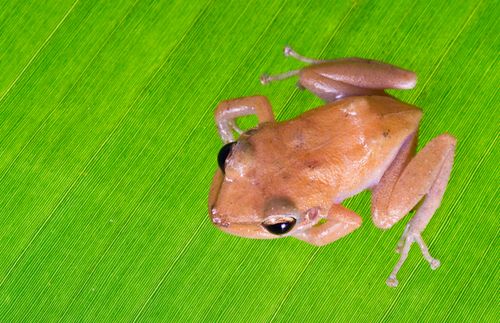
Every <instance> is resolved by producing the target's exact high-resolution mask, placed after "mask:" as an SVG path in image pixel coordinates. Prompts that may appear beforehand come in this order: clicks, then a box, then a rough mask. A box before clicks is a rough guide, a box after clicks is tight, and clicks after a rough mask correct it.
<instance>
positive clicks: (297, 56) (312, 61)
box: [283, 46, 325, 64]
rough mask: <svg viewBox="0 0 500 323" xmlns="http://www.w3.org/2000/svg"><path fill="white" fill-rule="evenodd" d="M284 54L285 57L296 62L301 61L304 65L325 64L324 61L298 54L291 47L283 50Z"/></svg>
mask: <svg viewBox="0 0 500 323" xmlns="http://www.w3.org/2000/svg"><path fill="white" fill-rule="evenodd" d="M283 54H284V55H285V56H290V57H293V58H295V59H296V60H298V61H301V62H303V63H307V64H319V63H323V62H325V60H322V59H315V58H310V57H305V56H302V55H300V54H299V53H297V52H296V51H294V50H293V49H292V47H290V46H285V48H284V49H283Z"/></svg>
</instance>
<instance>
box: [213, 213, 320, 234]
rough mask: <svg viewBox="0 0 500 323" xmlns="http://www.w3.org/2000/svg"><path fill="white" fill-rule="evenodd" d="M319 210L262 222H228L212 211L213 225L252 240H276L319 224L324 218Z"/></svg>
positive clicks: (277, 217) (276, 217) (267, 219)
mask: <svg viewBox="0 0 500 323" xmlns="http://www.w3.org/2000/svg"><path fill="white" fill-rule="evenodd" d="M317 213H318V211H317V209H316V208H315V209H310V210H308V211H307V212H305V213H304V214H302V215H300V216H299V217H298V218H295V217H291V216H282V217H279V216H275V217H272V218H266V219H265V220H264V221H262V222H259V221H257V222H228V221H225V220H223V219H224V217H222V216H220V217H219V214H217V212H216V210H215V209H213V210H212V223H213V224H214V225H216V226H217V227H218V228H219V229H220V230H222V231H224V232H226V233H229V234H231V235H235V236H239V237H243V238H251V239H276V238H281V237H287V236H294V235H296V234H299V233H301V232H303V231H307V230H309V229H310V228H312V227H313V226H315V225H317V224H319V223H320V222H321V221H322V218H321V217H320V216H319V215H317Z"/></svg>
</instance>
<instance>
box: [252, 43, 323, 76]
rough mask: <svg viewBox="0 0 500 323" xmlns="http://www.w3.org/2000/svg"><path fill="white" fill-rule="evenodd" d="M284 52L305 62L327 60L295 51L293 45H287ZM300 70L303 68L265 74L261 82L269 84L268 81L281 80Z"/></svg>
mask: <svg viewBox="0 0 500 323" xmlns="http://www.w3.org/2000/svg"><path fill="white" fill-rule="evenodd" d="M283 54H284V55H285V56H289V57H293V58H295V59H296V60H298V61H301V62H303V63H307V64H312V65H314V64H319V63H323V62H326V61H325V60H321V59H315V58H310V57H305V56H302V55H300V54H299V53H297V52H296V51H294V50H293V49H292V47H290V46H285V48H284V49H283ZM300 71H301V70H293V71H289V72H286V73H281V74H275V75H268V74H264V75H262V76H261V77H260V83H262V84H268V83H271V82H274V81H281V80H284V79H287V78H290V77H293V76H296V75H298V74H299V73H300ZM299 85H300V83H299Z"/></svg>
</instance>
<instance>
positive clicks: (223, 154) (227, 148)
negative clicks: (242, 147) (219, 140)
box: [217, 142, 236, 171]
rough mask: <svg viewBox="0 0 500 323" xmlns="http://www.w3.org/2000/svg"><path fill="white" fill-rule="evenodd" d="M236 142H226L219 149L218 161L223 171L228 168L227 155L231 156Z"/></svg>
mask: <svg viewBox="0 0 500 323" xmlns="http://www.w3.org/2000/svg"><path fill="white" fill-rule="evenodd" d="M235 143H236V142H230V143H228V144H225V145H224V146H222V148H221V149H220V150H219V155H217V162H218V163H219V167H220V169H222V171H224V170H225V168H226V159H227V156H229V154H230V153H231V149H232V148H233V145H234V144H235Z"/></svg>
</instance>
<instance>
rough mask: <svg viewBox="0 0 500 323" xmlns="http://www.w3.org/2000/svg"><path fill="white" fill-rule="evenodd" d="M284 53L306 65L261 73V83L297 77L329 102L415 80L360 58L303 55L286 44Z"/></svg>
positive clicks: (400, 86) (378, 92)
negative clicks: (278, 72) (288, 69)
mask: <svg viewBox="0 0 500 323" xmlns="http://www.w3.org/2000/svg"><path fill="white" fill-rule="evenodd" d="M284 53H285V56H290V57H293V58H295V59H297V60H299V61H301V62H304V63H308V64H310V65H309V66H307V67H305V68H303V69H300V70H293V71H290V72H286V73H282V74H276V75H271V76H269V75H263V76H262V77H261V79H260V80H261V82H262V84H267V83H269V82H272V81H279V80H283V79H287V78H290V77H293V76H296V75H298V76H299V86H300V87H301V88H306V89H308V90H309V91H311V92H313V93H314V94H316V95H317V96H318V97H320V98H322V99H323V100H325V101H327V102H330V101H335V100H338V99H341V98H344V97H348V96H361V95H385V92H384V90H385V89H411V88H413V87H414V86H415V84H416V82H417V77H416V75H415V73H413V72H411V71H408V70H404V69H401V68H398V67H396V66H393V65H390V64H385V63H382V62H379V61H374V60H368V59H362V58H342V59H333V60H319V59H314V58H309V57H305V56H302V55H300V54H298V53H297V52H295V51H294V50H293V49H291V48H290V47H288V46H287V47H285V50H284Z"/></svg>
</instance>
